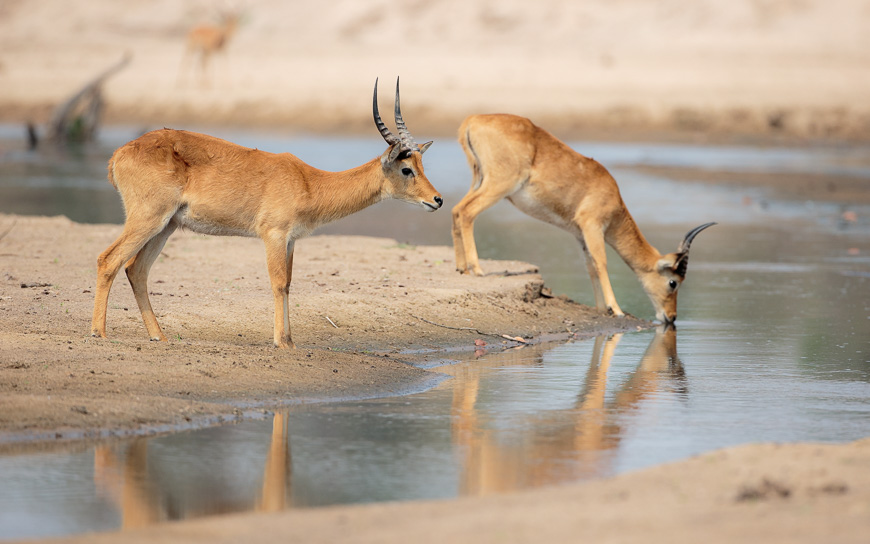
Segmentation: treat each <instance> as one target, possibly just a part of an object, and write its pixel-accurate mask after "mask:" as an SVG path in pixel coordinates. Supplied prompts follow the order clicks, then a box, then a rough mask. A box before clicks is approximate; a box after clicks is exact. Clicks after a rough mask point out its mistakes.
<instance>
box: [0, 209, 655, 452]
mask: <svg viewBox="0 0 870 544" xmlns="http://www.w3.org/2000/svg"><path fill="white" fill-rule="evenodd" d="M0 226H2V230H3V231H5V230H6V228H8V227H9V226H12V230H10V231H9V233H8V234H7V235H6V236H5V237H4V238H3V239H2V241H0V259H2V260H0V267H2V268H0V274H2V278H0V279H2V281H0V317H2V322H3V327H2V331H0V340H2V341H0V361H2V364H0V434H5V435H6V440H3V439H0V449H2V448H9V447H12V444H10V443H9V442H10V441H11V439H12V438H13V437H14V438H15V439H16V440H15V441H17V439H18V438H26V437H27V436H32V435H33V434H34V433H35V434H36V435H38V436H40V437H45V438H48V439H51V440H55V439H56V438H61V439H62V438H64V437H66V438H75V437H78V436H81V435H82V434H85V435H87V434H95V433H98V434H107V433H108V434H109V435H111V434H123V433H126V432H130V431H135V430H136V429H149V428H152V427H154V426H160V425H186V424H191V423H192V424H205V423H207V422H209V421H211V420H212V419H214V418H217V417H223V418H233V417H236V415H238V412H239V411H238V410H237V409H236V406H239V405H241V404H245V405H247V406H251V405H256V404H257V403H270V404H275V403H280V402H300V401H304V400H306V399H308V400H317V399H321V400H322V399H334V398H342V397H370V396H382V395H390V394H398V393H401V392H404V391H409V390H412V389H418V388H420V387H423V386H424V385H425V384H426V383H429V382H430V380H431V379H432V378H433V376H432V375H431V373H428V372H426V371H423V370H419V369H416V368H414V367H411V366H409V365H407V364H405V363H404V362H401V361H402V360H405V361H407V360H413V359H415V358H416V359H419V358H422V357H425V356H426V352H428V351H437V350H440V349H443V348H445V347H462V346H464V347H466V348H467V349H468V350H470V351H473V350H474V349H475V345H474V341H475V340H476V339H485V340H486V341H487V342H488V343H489V344H490V348H497V347H498V346H500V345H502V344H503V343H506V344H507V345H514V344H512V343H511V342H509V341H508V340H505V339H503V338H501V337H499V336H498V335H502V334H507V335H509V336H512V337H515V336H521V337H524V338H526V339H533V338H539V337H541V336H542V335H547V334H563V335H567V334H569V333H574V332H576V333H578V334H580V335H584V336H586V335H592V334H595V333H601V332H606V331H617V330H634V329H636V328H638V327H643V326H646V325H647V323H646V322H644V321H640V320H634V319H614V318H610V317H607V316H604V315H601V314H599V313H598V312H596V311H594V310H592V309H590V308H588V307H586V306H582V305H579V304H575V303H572V302H570V301H568V300H567V299H564V298H558V297H555V298H554V297H547V296H542V289H543V288H544V286H543V281H542V280H541V277H540V275H539V274H538V272H537V270H536V269H535V267H534V266H533V265H530V264H527V263H520V262H510V261H496V262H489V263H487V264H484V266H485V267H487V268H488V269H489V270H491V271H506V272H509V273H510V274H511V275H507V276H505V275H499V274H498V273H495V274H493V275H490V276H487V277H485V278H470V277H468V276H461V275H459V274H458V273H457V272H456V271H455V266H454V264H453V251H452V249H450V248H446V247H422V246H420V247H415V246H407V245H403V244H398V243H397V242H396V241H395V240H389V239H383V238H364V237H347V236H341V237H337V236H315V237H311V238H307V239H304V240H303V241H301V242H300V243H299V244H298V246H297V250H296V257H295V259H296V260H295V263H294V274H293V278H294V280H293V287H292V289H291V299H292V300H293V302H294V303H295V304H296V307H295V308H294V309H293V319H292V322H291V324H292V328H293V337H294V340H295V342H296V344H297V345H298V346H299V349H297V350H295V351H291V352H289V353H287V352H284V351H280V350H276V349H274V348H273V347H272V333H271V327H272V315H273V311H274V310H273V306H272V297H271V292H270V289H269V282H268V275H267V274H266V270H265V257H264V255H263V248H262V243H260V242H259V241H258V240H251V239H244V238H217V237H206V236H201V235H195V234H190V233H177V234H175V235H174V236H173V237H172V238H171V239H170V241H169V243H168V244H167V247H166V248H165V250H164V252H163V255H162V257H161V258H160V260H159V261H158V262H157V263H156V264H155V267H154V270H153V272H152V276H151V278H150V291H151V293H152V296H151V298H152V302H153V304H154V306H155V308H156V311H157V316H158V319H159V320H160V323H161V325H162V327H163V328H164V331H165V333H166V335H167V337H169V338H170V339H171V341H170V342H168V343H165V344H164V343H153V342H149V341H148V339H147V335H146V333H145V328H144V325H143V324H142V318H141V315H140V313H139V311H138V308H137V306H136V302H135V300H134V299H133V296H132V292H131V290H130V288H129V285H128V284H127V281H126V278H124V277H119V278H118V279H117V280H116V282H115V285H114V287H113V289H112V292H111V296H110V301H109V315H108V335H109V338H108V339H94V338H90V337H89V336H88V333H89V330H90V316H91V311H92V308H93V290H94V282H95V280H96V255H98V254H99V253H100V252H101V251H102V250H103V249H105V248H106V247H107V246H108V245H109V244H110V243H111V242H112V241H113V240H114V238H115V237H116V236H117V235H118V234H120V230H121V227H120V226H119V225H81V224H76V223H73V222H71V221H69V220H68V219H66V218H63V217H57V218H41V217H23V216H8V215H0ZM121 276H123V275H121ZM544 293H546V291H544ZM327 318H328V319H327ZM424 320H425V321H424ZM427 321H430V322H431V323H428V322H427ZM432 323H438V324H439V325H445V326H450V327H459V328H462V327H465V328H473V329H476V330H454V329H448V328H445V327H442V326H436V325H433V324H432ZM478 331H480V332H478ZM481 333H485V334H481ZM488 335H495V336H488ZM4 442H6V443H5V444H4Z"/></svg>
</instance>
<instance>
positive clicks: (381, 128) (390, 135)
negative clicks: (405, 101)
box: [372, 78, 399, 145]
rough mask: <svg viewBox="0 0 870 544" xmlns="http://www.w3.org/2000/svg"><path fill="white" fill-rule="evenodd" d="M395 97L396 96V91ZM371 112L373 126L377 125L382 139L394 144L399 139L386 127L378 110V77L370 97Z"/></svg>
mask: <svg viewBox="0 0 870 544" xmlns="http://www.w3.org/2000/svg"><path fill="white" fill-rule="evenodd" d="M396 97H397V98H398V91H397V95H396ZM372 113H373V115H374V117H375V126H377V127H378V131H379V132H380V133H381V136H382V137H383V138H384V140H385V141H386V142H387V143H388V144H390V145H395V144H397V143H399V139H398V138H396V137H395V136H394V135H393V133H392V132H390V129H388V128H387V125H385V124H384V121H383V120H382V119H381V114H380V112H378V79H377V78H375V92H374V96H373V97H372Z"/></svg>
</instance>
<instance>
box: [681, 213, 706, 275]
mask: <svg viewBox="0 0 870 544" xmlns="http://www.w3.org/2000/svg"><path fill="white" fill-rule="evenodd" d="M715 224H716V223H715V222H714V223H704V224H703V225H700V226H697V227H695V228H693V229H692V230H690V231H689V232H687V233H686V237H685V238H683V241H682V242H680V247H679V248H677V254H678V255H679V258H678V259H677V262H676V263H675V264H674V272H675V273H676V274H677V275H679V276H682V277H686V269H688V267H689V248H690V247H691V246H692V240H694V239H695V236H697V235H698V233H699V232H701V231H702V230H704V229H706V228H707V227H712V226H713V225H715Z"/></svg>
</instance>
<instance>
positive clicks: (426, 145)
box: [420, 142, 432, 155]
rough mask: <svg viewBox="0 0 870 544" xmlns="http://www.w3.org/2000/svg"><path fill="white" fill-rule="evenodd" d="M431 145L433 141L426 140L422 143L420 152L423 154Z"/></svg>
mask: <svg viewBox="0 0 870 544" xmlns="http://www.w3.org/2000/svg"><path fill="white" fill-rule="evenodd" d="M430 145H432V142H426V143H425V144H421V145H420V154H421V155H422V154H423V153H425V152H426V150H427V149H429V146H430Z"/></svg>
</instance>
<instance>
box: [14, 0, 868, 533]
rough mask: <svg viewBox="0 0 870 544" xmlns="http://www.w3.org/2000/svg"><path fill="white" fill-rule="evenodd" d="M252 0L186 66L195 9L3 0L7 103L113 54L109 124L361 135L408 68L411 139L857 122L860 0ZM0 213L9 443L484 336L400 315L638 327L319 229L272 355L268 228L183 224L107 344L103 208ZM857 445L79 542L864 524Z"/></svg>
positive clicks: (798, 448)
mask: <svg viewBox="0 0 870 544" xmlns="http://www.w3.org/2000/svg"><path fill="white" fill-rule="evenodd" d="M242 6H243V11H244V19H243V24H242V25H241V27H240V28H239V30H238V32H237V33H236V35H235V36H234V37H233V38H232V40H231V41H230V42H229V46H228V48H227V52H226V55H223V56H220V57H218V58H216V59H215V61H216V62H214V63H213V65H212V66H211V68H210V70H209V73H208V75H207V77H206V78H201V77H200V75H199V74H197V73H195V70H193V69H190V68H187V69H180V67H181V64H182V56H183V48H184V46H183V43H184V36H185V34H186V32H187V31H188V29H189V28H191V27H192V26H193V25H194V24H196V23H199V22H203V21H213V20H214V19H215V18H216V9H215V8H214V4H213V3H212V2H207V1H205V0H201V1H195V0H190V1H169V0H156V1H153V2H116V1H110V0H92V1H89V2H77V3H69V2H63V1H60V0H41V1H39V2H36V1H25V0H5V1H2V2H0V121H2V122H25V121H34V122H36V123H37V124H40V125H42V124H44V123H45V122H46V121H47V120H48V118H49V116H50V114H51V110H52V108H53V107H54V106H55V105H56V104H58V103H59V102H60V101H61V100H63V99H64V98H66V97H68V96H69V95H70V94H71V93H73V92H75V91H76V90H77V89H78V87H79V86H80V85H81V84H82V83H84V82H85V81H87V80H88V79H89V78H90V77H92V76H93V75H94V74H96V73H98V72H100V71H101V70H103V69H104V68H105V67H106V66H108V65H110V64H112V63H114V62H116V61H117V60H118V59H119V58H120V57H121V56H122V54H123V53H124V52H130V53H132V55H133V61H132V62H131V64H130V66H129V67H128V68H126V69H125V70H124V71H123V72H122V73H120V74H119V75H118V76H117V77H115V78H113V79H111V80H110V81H109V82H108V83H107V85H106V86H105V89H104V91H105V98H106V103H107V110H106V118H107V120H109V121H111V122H117V123H128V124H141V125H143V126H148V127H153V126H162V125H173V126H176V127H178V128H187V127H188V126H189V125H191V124H195V125H196V126H204V125H209V124H237V125H248V126H261V127H265V126H269V127H275V128H280V129H282V130H288V131H300V132H305V131H319V132H342V133H348V132H355V133H366V134H373V133H372V127H371V120H370V117H369V111H370V110H369V108H370V102H369V100H370V98H369V97H370V94H369V93H370V92H371V85H372V82H373V80H374V78H375V77H377V76H379V77H381V80H382V81H390V80H391V79H392V78H393V77H395V75H397V74H401V76H402V89H403V98H404V100H403V109H404V112H405V118H406V119H407V120H408V122H409V124H410V127H411V128H412V130H413V131H414V132H415V133H416V134H429V135H452V133H453V132H454V130H455V127H457V126H458V125H459V122H460V121H461V119H462V118H463V117H464V116H466V115H468V114H470V113H478V112H483V111H508V112H511V113H517V114H521V115H526V116H529V117H532V118H533V119H534V120H535V121H537V122H538V123H539V124H541V125H542V126H545V127H547V128H549V129H551V130H552V131H553V132H555V133H556V134H557V135H559V136H562V137H569V136H584V137H595V138H608V137H616V138H633V137H647V138H649V137H655V138H679V139H686V138H693V139H710V138H717V137H724V138H729V139H744V138H753V139H759V138H761V139H764V140H765V141H771V140H775V139H777V138H788V139H791V140H795V139H796V140H812V141H817V140H819V139H827V140H829V139H860V140H866V139H867V138H868V136H870V103H868V102H867V100H866V97H867V96H870V31H868V29H870V5H868V3H867V2H866V1H863V0H839V1H837V2H823V1H821V0H763V1H761V0H751V1H750V0H741V1H736V2H720V1H716V0H699V1H695V2H686V1H682V0H656V1H647V0H623V1H619V2H615V1H612V0H607V1H603V0H601V1H595V2H582V3H581V2H570V1H568V0H548V1H543V2H536V3H533V4H532V3H529V2H527V1H524V0H501V1H499V2H492V1H479V2H467V1H461V0H431V1H429V2H423V3H420V2H413V3H411V2H407V3H398V4H397V3H395V2H387V1H386V0H378V1H371V2H358V1H355V0H343V1H339V2H334V3H332V4H330V5H329V7H328V9H324V8H323V6H322V5H318V4H315V3H310V4H305V3H295V2H294V3H290V2H281V1H279V0H273V1H269V0H263V1H254V0H250V1H248V2H245V3H243V4H242ZM179 75H181V76H182V77H181V78H179ZM179 79H181V80H182V81H181V82H180V83H179ZM389 87H390V85H384V91H386V90H387V89H389ZM384 91H382V92H384ZM387 94H388V93H387V92H384V100H385V101H386V100H389V98H387V97H386V95H387ZM382 103H383V102H382ZM810 181H812V180H810ZM808 185H811V186H816V185H817V184H815V183H808ZM812 190H813V189H812V188H811V189H810V193H811V192H812ZM850 190H851V189H850ZM860 192H861V189H860V188H859V190H858V193H857V194H860ZM835 198H839V196H838V197H835ZM13 221H15V222H16V223H15V226H14V228H13V229H12V230H11V231H10V233H9V234H8V235H7V236H6V237H5V238H4V239H3V240H2V241H0V265H2V270H0V274H2V277H0V318H2V327H0V329H2V330H0V429H2V431H3V433H4V436H6V437H15V438H22V437H31V438H32V437H34V436H38V437H40V438H43V439H48V440H57V439H60V440H65V439H75V438H77V437H80V436H88V435H104V434H123V433H128V432H149V430H153V429H159V428H162V427H161V426H164V425H168V426H175V425H204V424H209V423H211V422H214V421H217V420H219V419H222V418H234V417H242V416H241V410H240V409H239V408H238V407H239V406H242V405H247V406H256V405H258V403H266V404H268V403H272V402H274V401H275V400H276V399H278V400H280V401H288V402H289V401H298V400H299V399H303V398H310V399H327V398H336V397H342V396H370V395H371V396H374V395H385V394H396V393H400V392H403V391H408V390H413V389H415V388H419V387H423V386H425V384H426V383H428V380H430V379H431V376H429V375H428V374H427V373H426V372H425V371H423V370H419V369H415V368H413V367H411V366H408V365H406V364H404V363H402V362H398V361H397V359H402V358H409V357H412V355H410V354H409V353H408V350H420V349H436V348H443V347H444V346H447V345H453V346H455V345H465V344H468V345H469V346H471V345H472V344H473V341H474V339H475V338H477V337H478V336H479V335H478V334H477V333H476V332H473V331H457V330H452V329H445V328H443V327H439V326H435V325H431V324H427V323H425V322H424V321H421V320H420V319H418V317H415V316H419V317H423V318H425V319H429V320H431V321H436V322H442V324H446V325H451V326H470V327H474V328H477V329H479V330H480V331H484V332H489V333H494V334H509V335H511V336H514V335H521V336H524V337H540V335H542V334H544V333H547V332H556V331H563V330H564V326H565V323H564V320H565V319H569V320H570V321H571V322H573V323H574V324H575V325H576V327H577V328H582V331H581V332H583V331H586V332H595V331H598V332H603V331H611V330H617V329H620V328H625V327H626V326H627V327H629V328H632V327H636V326H643V323H642V322H633V321H621V320H612V319H609V318H606V317H604V316H600V315H598V314H597V313H595V312H594V311H591V310H589V309H587V308H584V307H580V306H577V305H574V304H572V303H569V302H568V301H565V300H562V299H558V298H542V297H540V296H536V295H537V294H539V293H540V288H541V283H540V277H539V276H538V275H537V274H536V273H533V272H529V273H522V272H526V271H528V270H529V269H530V268H532V267H531V265H527V264H524V263H498V264H495V263H492V266H493V267H495V268H494V269H496V268H497V269H506V270H510V271H514V272H521V273H522V274H520V275H515V276H506V277H500V276H490V277H487V278H484V279H483V280H475V279H472V278H462V277H460V276H458V275H456V274H455V273H454V272H453V267H452V264H451V263H450V262H449V260H450V259H451V258H452V252H451V251H450V250H449V249H447V248H422V247H420V248H409V247H405V246H401V245H398V244H396V243H395V242H394V241H391V240H385V239H359V238H347V237H323V238H312V239H310V240H306V241H305V242H303V243H300V244H299V246H298V247H299V249H298V258H297V262H296V267H297V268H296V273H295V275H294V287H293V299H294V300H295V301H297V302H298V303H299V307H298V308H297V318H296V320H295V321H294V323H293V326H294V335H295V339H296V342H297V344H299V345H300V349H299V350H296V351H295V352H292V353H284V352H278V351H276V350H274V349H273V348H272V347H271V346H270V323H271V321H270V320H271V312H272V308H271V300H270V298H271V297H270V296H269V294H268V290H267V282H266V276H265V269H264V266H263V257H262V249H261V247H260V245H259V244H258V243H256V242H255V241H251V240H238V239H218V238H203V237H198V236H194V235H190V234H184V235H180V236H179V235H176V236H175V237H174V238H173V239H172V240H171V241H170V243H169V245H168V246H167V248H166V252H165V255H164V257H163V258H162V259H161V261H160V262H158V264H157V265H155V269H154V276H153V279H152V285H151V290H152V291H154V292H155V295H154V296H153V299H154V303H155V306H156V307H157V311H158V317H159V319H160V320H161V323H162V325H163V326H164V329H165V330H166V332H167V334H168V335H169V336H170V337H171V338H172V340H171V341H170V342H169V343H168V344H155V343H150V342H148V341H147V340H146V339H145V334H144V327H143V325H142V323H141V319H140V317H139V315H138V311H137V310H136V307H135V303H134V302H133V299H132V296H131V294H130V292H129V287H128V286H126V285H125V283H126V282H125V280H124V278H119V280H118V282H117V283H116V286H115V288H114V289H113V292H112V299H111V301H112V302H111V306H110V313H109V334H110V338H109V339H108V340H95V339H91V338H89V337H87V336H86V332H87V330H88V328H89V318H90V310H91V304H92V296H93V294H92V290H93V282H94V274H95V265H94V260H95V256H96V255H97V254H98V253H99V252H100V251H101V250H102V249H103V248H104V247H105V246H106V245H108V244H109V242H110V241H111V240H112V239H113V237H114V236H115V235H116V234H117V232H118V231H119V227H117V226H84V225H76V224H73V223H70V222H69V221H67V220H65V219H63V218H51V219H46V218H25V217H18V218H15V217H11V216H0V232H2V229H5V226H6V225H9V224H10V223H12V222H13ZM203 270H208V271H209V272H208V273H206V274H204V273H203ZM158 282H162V283H158ZM22 284H24V285H25V287H22V286H21V285H22ZM157 293H160V294H157ZM327 315H328V316H329V317H330V319H332V320H333V321H334V322H335V323H336V324H337V325H338V328H335V327H333V326H332V325H331V324H330V323H329V322H328V321H327V320H326V319H325V317H326V316H327ZM2 447H3V448H4V449H5V450H7V451H8V450H12V449H19V448H22V447H23V446H22V443H20V442H18V443H16V444H12V443H10V442H8V441H7V442H5V443H4V444H3V446H2ZM868 450H870V447H868V442H867V441H866V440H865V441H862V442H859V443H856V444H850V445H826V446H821V445H782V446H775V445H749V446H743V447H740V448H737V449H733V450H726V451H724V452H713V453H710V454H707V455H704V456H701V457H699V458H697V459H691V460H687V461H684V462H680V463H675V464H672V465H668V466H663V467H656V468H653V469H650V470H646V471H642V472H640V473H636V474H627V475H623V476H619V477H617V478H613V479H609V480H604V481H595V482H591V483H586V484H582V485H570V486H564V487H557V488H546V489H540V490H537V491H533V492H525V493H519V494H512V495H505V496H498V497H487V498H482V499H461V500H456V501H444V502H423V503H409V504H374V505H367V506H358V507H337V508H327V509H319V510H310V511H287V512H282V513H276V514H270V515H237V516H227V517H223V518H217V519H214V518H212V519H205V520H199V521H192V522H183V523H177V524H169V525H163V526H158V527H152V528H148V529H144V530H140V531H132V532H125V533H122V534H109V535H101V536H92V535H89V536H86V537H80V538H76V539H70V540H71V541H76V542H86V541H87V542H93V541H112V542H119V541H120V542H137V541H153V540H164V541H167V542H238V541H257V540H281V541H287V540H291V539H297V540H304V541H306V542H334V541H355V542H407V541H419V542H428V541H436V540H437V541H443V540H445V539H449V540H451V541H474V542H531V541H534V542H542V541H543V542H547V541H549V542H559V541H578V540H583V539H595V540H597V541H603V542H631V541H643V542H697V541H699V540H702V539H703V540H705V541H710V542H725V541H735V540H741V541H748V540H752V541H765V542H866V541H867V535H868V534H870V521H868V520H870V494H868V491H867V490H868V489H870V487H868V484H870V482H868V477H870V471H868V470H867V467H868V466H870V464H868V462H870V451H868Z"/></svg>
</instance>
